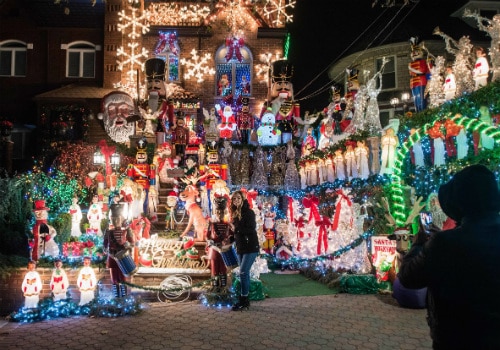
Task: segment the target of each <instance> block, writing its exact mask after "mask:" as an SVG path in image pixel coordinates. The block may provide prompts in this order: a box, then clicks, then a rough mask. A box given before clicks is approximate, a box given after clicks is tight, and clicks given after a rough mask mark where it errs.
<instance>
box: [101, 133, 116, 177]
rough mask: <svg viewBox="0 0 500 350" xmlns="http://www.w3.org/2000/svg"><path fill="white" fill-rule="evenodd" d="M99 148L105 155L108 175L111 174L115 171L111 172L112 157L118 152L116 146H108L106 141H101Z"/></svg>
mask: <svg viewBox="0 0 500 350" xmlns="http://www.w3.org/2000/svg"><path fill="white" fill-rule="evenodd" d="M99 147H100V148H101V152H102V154H104V160H105V162H106V174H111V173H112V172H113V171H112V170H111V163H110V157H111V155H112V154H113V153H115V151H116V147H115V146H108V144H107V143H106V140H101V141H99Z"/></svg>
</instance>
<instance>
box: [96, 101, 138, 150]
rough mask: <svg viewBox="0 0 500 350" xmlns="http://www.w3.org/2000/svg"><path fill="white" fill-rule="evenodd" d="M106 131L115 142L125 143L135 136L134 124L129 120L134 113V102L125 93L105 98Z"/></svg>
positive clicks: (104, 119) (104, 117) (104, 118)
mask: <svg viewBox="0 0 500 350" xmlns="http://www.w3.org/2000/svg"><path fill="white" fill-rule="evenodd" d="M103 105H104V116H103V121H104V129H105V130H106V132H107V133H108V135H109V137H111V139H112V140H113V141H115V142H119V143H124V142H128V141H129V137H130V136H132V135H133V134H134V122H130V123H129V122H128V121H127V118H128V117H129V116H130V115H132V114H133V112H134V101H133V100H132V97H130V95H128V94H126V93H124V92H113V93H111V94H108V95H107V96H105V97H104V100H103Z"/></svg>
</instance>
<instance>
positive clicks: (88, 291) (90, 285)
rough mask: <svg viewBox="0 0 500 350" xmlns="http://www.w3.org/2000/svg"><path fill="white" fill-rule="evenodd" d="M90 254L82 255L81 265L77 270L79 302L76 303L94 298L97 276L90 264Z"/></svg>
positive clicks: (86, 302) (87, 301)
mask: <svg viewBox="0 0 500 350" xmlns="http://www.w3.org/2000/svg"><path fill="white" fill-rule="evenodd" d="M90 262H91V258H90V256H85V257H83V267H82V268H81V269H80V271H79V272H78V278H77V279H76V285H77V286H78V289H79V290H80V303H79V304H78V305H80V306H82V305H86V304H88V303H90V302H91V301H92V300H94V296H95V289H96V287H97V278H96V276H95V272H94V269H93V268H92V266H90Z"/></svg>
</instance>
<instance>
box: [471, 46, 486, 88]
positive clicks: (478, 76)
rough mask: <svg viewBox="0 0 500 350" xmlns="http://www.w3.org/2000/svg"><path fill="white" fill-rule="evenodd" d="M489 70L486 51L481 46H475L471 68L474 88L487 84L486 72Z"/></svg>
mask: <svg viewBox="0 0 500 350" xmlns="http://www.w3.org/2000/svg"><path fill="white" fill-rule="evenodd" d="M489 72H490V65H489V63H488V59H487V58H486V51H485V50H484V48H483V47H481V46H478V47H476V63H475V64H474V69H473V70H472V77H473V78H474V82H475V83H476V84H475V89H476V90H477V89H479V88H480V87H483V86H486V85H487V84H488V74H489Z"/></svg>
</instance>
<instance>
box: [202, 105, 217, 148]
mask: <svg viewBox="0 0 500 350" xmlns="http://www.w3.org/2000/svg"><path fill="white" fill-rule="evenodd" d="M203 116H204V117H205V119H204V124H205V141H207V142H212V141H215V142H218V141H219V129H218V127H217V124H218V123H217V116H216V115H215V108H210V113H209V112H208V110H207V109H206V108H203Z"/></svg>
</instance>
